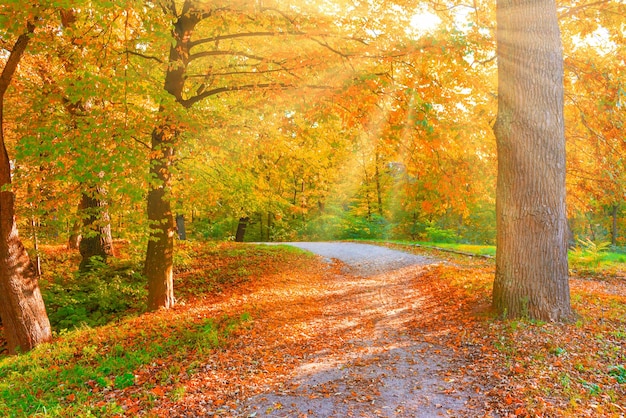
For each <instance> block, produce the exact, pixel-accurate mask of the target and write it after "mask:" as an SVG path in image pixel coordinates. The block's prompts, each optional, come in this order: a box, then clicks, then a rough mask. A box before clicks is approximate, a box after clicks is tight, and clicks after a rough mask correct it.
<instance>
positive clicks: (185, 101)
mask: <svg viewBox="0 0 626 418" xmlns="http://www.w3.org/2000/svg"><path fill="white" fill-rule="evenodd" d="M297 87H303V88H308V89H319V90H329V89H332V87H330V86H316V85H304V86H296V85H295V84H285V83H261V84H244V85H241V86H223V87H218V88H215V89H212V90H206V91H203V92H202V93H200V94H198V95H196V96H193V97H190V98H188V99H180V100H178V102H179V103H180V104H181V105H182V106H183V107H185V108H186V109H189V108H190V107H191V106H193V105H194V104H196V103H198V102H199V101H201V100H204V99H206V98H207V97H210V96H215V95H217V94H220V93H226V92H233V91H251V90H256V89H268V90H269V89H276V90H287V89H293V88H297Z"/></svg>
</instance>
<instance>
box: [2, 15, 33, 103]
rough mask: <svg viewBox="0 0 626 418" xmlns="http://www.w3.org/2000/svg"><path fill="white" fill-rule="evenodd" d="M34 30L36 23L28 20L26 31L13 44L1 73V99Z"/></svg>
mask: <svg viewBox="0 0 626 418" xmlns="http://www.w3.org/2000/svg"><path fill="white" fill-rule="evenodd" d="M33 32H35V25H34V24H32V23H31V22H28V23H27V24H26V32H24V33H22V34H21V35H20V36H18V38H17V41H15V45H13V49H12V50H11V53H10V54H9V58H8V59H7V62H6V64H5V65H4V68H3V69H2V74H0V100H2V99H3V98H4V93H5V92H6V91H7V89H8V88H9V84H11V78H12V77H13V74H15V70H16V69H17V64H18V63H19V62H20V59H21V58H22V55H24V51H26V46H27V45H28V42H29V41H30V36H31V35H32V34H33Z"/></svg>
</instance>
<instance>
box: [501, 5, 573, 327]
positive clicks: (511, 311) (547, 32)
mask: <svg viewBox="0 0 626 418" xmlns="http://www.w3.org/2000/svg"><path fill="white" fill-rule="evenodd" d="M497 54H498V116H497V120H496V124H495V126H494V132H495V135H496V139H497V147H498V183H497V191H496V196H497V201H496V212H497V248H498V250H497V256H496V276H495V281H494V289H493V305H494V307H495V308H496V309H497V311H498V312H499V313H500V314H502V315H505V316H512V317H519V316H529V317H531V318H536V319H542V320H548V321H566V320H570V319H571V317H572V310H571V306H570V295H569V279H568V265H567V231H568V230H567V217H566V212H565V137H564V122H563V118H564V117H563V58H562V56H563V52H562V46H561V38H560V31H559V27H558V22H557V14H556V4H555V2H554V1H549V0H540V1H534V2H523V1H518V0H499V1H498V4H497Z"/></svg>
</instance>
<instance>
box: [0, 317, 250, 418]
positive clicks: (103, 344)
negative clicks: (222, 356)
mask: <svg viewBox="0 0 626 418" xmlns="http://www.w3.org/2000/svg"><path fill="white" fill-rule="evenodd" d="M250 320H251V317H250V314H248V313H246V312H244V313H242V314H241V315H240V316H236V317H228V316H224V317H221V318H217V319H215V318H206V319H202V320H195V319H182V318H175V319H174V318H168V317H167V316H166V315H161V316H157V317H154V318H150V319H146V321H145V327H142V328H141V330H138V329H137V323H136V321H130V322H123V323H121V324H117V325H109V326H106V327H102V328H100V329H98V330H96V329H86V328H85V329H79V330H75V331H71V332H68V333H66V334H65V335H64V336H63V337H61V338H60V339H58V340H57V341H55V342H54V343H52V344H43V345H41V346H39V347H37V348H36V349H34V350H33V351H31V352H29V353H26V354H23V355H20V356H12V357H5V358H3V359H2V360H0V415H1V416H11V417H13V416H15V417H17V416H32V415H35V414H43V415H45V416H66V414H67V412H68V408H69V410H71V411H73V412H74V413H79V415H80V416H110V415H114V414H116V413H120V412H121V410H120V409H119V407H118V406H117V405H115V404H114V403H113V402H110V401H107V398H106V396H105V394H106V393H107V392H110V391H112V390H123V389H126V388H128V387H131V386H135V385H136V384H137V382H136V374H137V373H138V372H140V370H141V369H142V368H144V367H146V366H148V365H151V364H154V363H155V362H156V363H159V364H162V363H165V364H168V365H170V367H171V365H173V364H176V359H179V358H186V357H187V356H188V355H189V354H190V353H193V355H194V356H195V357H196V358H201V357H202V356H203V355H206V354H208V353H209V352H210V351H211V350H213V349H215V348H217V347H220V346H222V345H223V344H224V343H225V342H226V341H227V340H228V337H229V335H230V334H231V333H232V332H234V331H236V330H238V329H239V328H241V327H244V326H246V325H245V324H246V323H248V322H249V321H250ZM175 375H176V374H175V373H171V370H170V369H168V373H167V376H166V377H167V379H171V378H173V377H175ZM161 383H165V382H161ZM148 386H149V385H148Z"/></svg>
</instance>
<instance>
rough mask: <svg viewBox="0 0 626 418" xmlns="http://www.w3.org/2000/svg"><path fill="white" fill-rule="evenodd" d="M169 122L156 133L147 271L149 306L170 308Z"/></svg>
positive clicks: (171, 153)
mask: <svg viewBox="0 0 626 418" xmlns="http://www.w3.org/2000/svg"><path fill="white" fill-rule="evenodd" d="M175 135H176V133H174V132H170V131H169V128H168V127H167V124H163V126H161V127H160V128H157V129H155V130H154V131H153V132H152V149H153V152H152V158H151V159H150V174H151V177H152V178H153V179H154V185H153V186H152V187H150V189H149V190H148V222H149V223H150V237H149V239H148V249H147V251H146V262H145V267H144V268H145V274H146V277H147V279H148V309H149V310H156V309H158V308H161V307H163V308H166V309H169V308H171V307H172V306H174V304H175V299H174V235H175V234H176V225H175V224H174V217H173V215H172V209H171V203H170V196H169V195H170V190H171V182H172V179H171V177H172V175H171V170H170V167H171V165H172V162H173V159H174V149H173V145H172V143H173V140H174V137H175Z"/></svg>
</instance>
